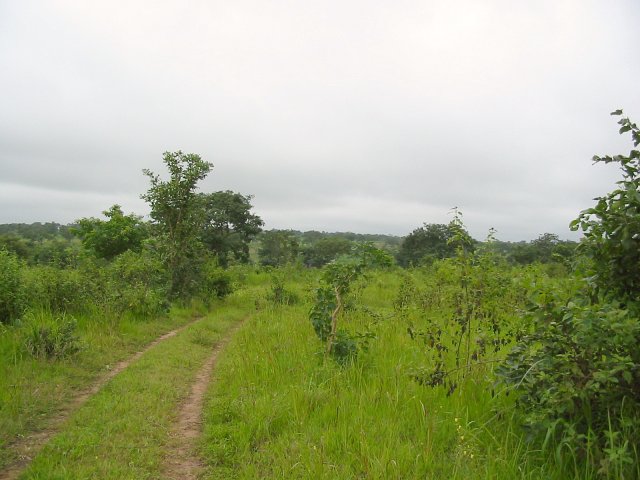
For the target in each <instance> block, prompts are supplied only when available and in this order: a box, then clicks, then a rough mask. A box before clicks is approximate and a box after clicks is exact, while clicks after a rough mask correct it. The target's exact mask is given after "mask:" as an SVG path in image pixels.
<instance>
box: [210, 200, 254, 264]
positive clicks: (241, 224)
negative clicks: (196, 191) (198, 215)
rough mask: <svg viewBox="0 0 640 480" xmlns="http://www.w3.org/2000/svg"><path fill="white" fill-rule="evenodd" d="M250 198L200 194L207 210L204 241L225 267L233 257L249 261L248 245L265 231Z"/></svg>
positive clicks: (243, 261)
mask: <svg viewBox="0 0 640 480" xmlns="http://www.w3.org/2000/svg"><path fill="white" fill-rule="evenodd" d="M252 198H253V197H252V196H251V195H242V194H240V193H236V192H232V191H230V190H226V191H221V192H214V193H209V194H200V199H201V202H202V206H203V208H204V229H203V233H202V241H203V243H204V245H205V246H206V247H207V248H208V249H209V250H211V251H212V252H214V253H215V254H216V255H217V256H218V259H219V261H220V263H221V265H223V266H226V265H227V264H228V263H229V261H230V260H231V259H232V258H233V259H235V260H236V261H239V262H241V263H247V262H248V261H249V243H250V242H251V240H252V239H253V238H254V237H255V236H256V235H258V234H259V233H260V232H261V231H262V225H264V222H263V221H262V219H261V218H260V217H259V216H258V215H255V214H253V213H251V209H252V208H253V206H252V205H251V199H252Z"/></svg>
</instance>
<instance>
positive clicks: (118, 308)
mask: <svg viewBox="0 0 640 480" xmlns="http://www.w3.org/2000/svg"><path fill="white" fill-rule="evenodd" d="M168 286H169V282H168V275H167V273H166V270H165V268H164V266H163V264H162V262H161V261H160V259H159V258H157V257H156V256H154V255H153V254H152V253H151V252H148V251H143V252H141V253H137V252H134V251H131V250H129V251H127V252H125V253H123V254H121V255H119V256H118V257H117V258H116V259H115V260H114V261H113V263H111V264H110V265H109V267H108V281H107V299H108V303H107V306H108V308H112V309H114V310H115V313H123V312H131V313H133V314H134V315H136V316H142V317H148V316H152V315H157V314H160V313H162V312H165V311H166V310H167V309H168V308H169V302H168V300H167V298H168Z"/></svg>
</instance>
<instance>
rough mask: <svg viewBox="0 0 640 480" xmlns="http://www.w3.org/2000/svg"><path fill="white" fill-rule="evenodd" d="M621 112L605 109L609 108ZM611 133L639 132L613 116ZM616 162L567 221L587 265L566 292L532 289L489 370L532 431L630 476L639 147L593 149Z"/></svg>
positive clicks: (636, 439)
mask: <svg viewBox="0 0 640 480" xmlns="http://www.w3.org/2000/svg"><path fill="white" fill-rule="evenodd" d="M621 113H622V112H621V111H616V112H614V113H613V114H614V115H619V114H621ZM619 124H620V125H622V128H621V129H620V133H624V132H626V131H631V133H632V137H633V142H634V146H636V147H637V146H638V145H639V144H640V130H639V129H638V127H637V126H636V125H635V124H633V123H631V122H630V121H629V119H627V118H623V119H622V120H620V122H619ZM594 160H595V161H596V162H604V163H619V164H620V167H621V170H622V173H623V180H621V181H619V182H618V188H617V189H615V190H614V191H613V192H611V193H609V194H607V195H606V196H604V197H601V198H597V199H596V200H597V204H596V206H595V207H594V208H590V209H588V210H585V211H583V212H582V213H581V214H580V216H579V217H578V218H577V219H576V220H575V221H574V222H573V223H572V224H571V226H572V228H573V229H574V230H575V229H578V228H581V229H582V230H583V232H584V235H585V238H584V239H583V241H582V242H581V244H580V245H579V247H578V254H579V258H578V259H577V260H578V261H577V264H579V265H580V266H581V268H582V269H583V270H585V271H586V272H587V276H586V278H585V279H584V288H583V289H582V291H581V292H577V293H574V294H573V295H566V296H562V295H558V294H556V293H551V292H549V291H542V292H540V293H539V296H538V300H537V302H536V304H535V305H534V307H533V309H532V313H531V314H530V316H529V319H530V320H531V323H532V325H531V330H530V333H529V334H528V335H525V336H524V337H523V339H522V341H521V342H519V343H518V344H517V345H516V346H515V347H514V348H513V350H512V351H511V353H510V354H509V355H508V357H507V359H506V361H505V363H504V364H503V365H502V366H501V367H500V368H499V370H498V373H499V374H500V375H501V377H502V380H503V381H504V382H505V383H506V384H507V385H509V386H511V387H512V388H513V389H515V390H516V391H517V393H518V394H519V398H518V406H519V407H520V410H521V412H522V414H523V418H524V423H525V426H526V427H527V428H528V429H529V430H530V432H531V433H532V436H533V438H545V444H547V443H548V442H549V441H552V443H555V444H556V445H557V449H556V451H561V449H562V448H563V447H567V448H568V449H569V450H570V451H572V452H577V453H578V455H579V456H580V458H581V460H583V461H582V462H581V463H582V464H583V465H584V467H585V468H586V469H591V470H595V471H597V473H598V474H599V475H602V476H606V477H609V478H627V477H628V478H635V477H636V476H637V474H638V471H637V470H636V465H637V462H638V445H639V444H640V413H638V412H640V350H639V349H638V343H639V342H640V321H639V316H640V302H639V301H638V294H640V254H639V253H638V252H639V251H640V250H639V248H640V195H639V194H638V192H639V191H640V151H638V150H632V151H631V153H630V154H629V156H628V157H625V156H622V155H616V156H614V157H608V156H607V157H602V158H601V157H594Z"/></svg>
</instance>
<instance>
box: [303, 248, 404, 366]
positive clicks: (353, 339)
mask: <svg viewBox="0 0 640 480" xmlns="http://www.w3.org/2000/svg"><path fill="white" fill-rule="evenodd" d="M391 263H392V257H391V255H389V254H388V253H387V252H385V251H384V250H380V249H378V248H375V247H374V246H373V244H371V243H361V244H356V245H354V246H353V247H352V249H351V255H343V256H341V257H340V258H338V259H336V260H335V261H333V262H331V263H329V264H328V265H326V266H325V267H324V269H323V273H322V278H321V285H320V287H319V288H318V289H317V290H316V301H315V304H314V305H313V307H312V308H311V311H310V312H309V319H310V320H311V324H312V325H313V329H314V330H315V332H316V335H317V336H318V338H319V339H320V340H321V341H322V342H324V343H325V355H332V356H333V357H334V358H335V359H336V360H337V361H338V362H339V363H345V362H346V361H347V360H348V359H350V358H353V357H354V356H355V355H356V354H357V352H358V347H359V341H360V340H364V344H366V342H367V341H368V339H370V338H373V334H372V333H371V332H368V333H365V334H363V335H358V334H356V335H353V334H350V333H348V332H347V331H345V330H342V329H339V328H338V320H339V318H340V316H341V314H342V313H343V311H344V308H345V300H346V297H347V295H348V294H349V291H350V290H351V286H352V284H353V282H355V281H356V280H357V279H358V278H361V277H362V276H363V275H364V274H365V272H366V270H368V269H371V268H375V267H388V266H390V265H391ZM360 347H361V346H360Z"/></svg>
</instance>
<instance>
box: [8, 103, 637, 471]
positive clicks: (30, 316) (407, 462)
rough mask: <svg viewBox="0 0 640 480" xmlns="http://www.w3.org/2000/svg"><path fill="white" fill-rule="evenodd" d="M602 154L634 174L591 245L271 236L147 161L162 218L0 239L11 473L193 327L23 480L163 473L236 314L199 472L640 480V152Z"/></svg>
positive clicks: (173, 166) (181, 157) (242, 213)
mask: <svg viewBox="0 0 640 480" xmlns="http://www.w3.org/2000/svg"><path fill="white" fill-rule="evenodd" d="M614 114H615V115H621V114H622V112H621V111H616V112H614ZM619 123H620V125H621V129H620V132H621V133H626V132H630V134H631V136H632V141H633V145H634V148H637V146H638V145H639V144H640V130H639V129H638V127H637V125H636V124H634V123H633V122H631V121H630V120H629V119H628V118H624V117H623V118H622V119H621V120H620V122H619ZM595 161H596V162H599V163H613V164H616V165H618V166H619V167H620V169H621V171H622V180H621V181H620V182H618V184H617V188H616V189H615V190H614V191H613V192H611V193H609V194H607V195H605V196H603V197H600V198H598V199H596V205H595V206H594V207H592V208H590V209H587V210H585V211H583V212H581V213H580V214H579V216H578V218H577V219H576V220H575V221H574V222H573V223H572V228H574V229H580V230H581V231H582V232H583V234H584V239H583V240H582V241H581V242H580V244H579V245H577V244H575V243H574V242H567V241H562V240H560V239H559V238H558V236H556V235H554V234H550V233H545V234H542V235H540V236H539V237H538V238H537V239H535V240H533V241H530V242H519V243H509V242H500V241H498V240H497V239H496V238H495V232H493V231H490V232H489V234H488V236H487V238H486V240H485V241H482V242H479V241H476V240H474V239H473V238H471V236H470V235H469V233H468V232H467V230H466V228H465V226H464V223H463V220H462V214H461V213H460V212H459V211H458V210H457V209H454V210H453V218H452V220H451V222H449V223H448V224H447V225H444V224H428V223H425V224H424V225H423V226H422V227H419V228H417V229H415V230H414V231H413V232H412V233H411V234H410V235H408V236H407V237H406V238H404V239H399V238H397V237H390V236H383V235H381V236H366V235H357V234H348V233H340V234H327V233H324V232H296V231H283V230H270V231H267V232H262V233H261V232H260V230H261V227H262V225H263V222H262V220H261V218H260V217H259V216H258V215H256V214H254V213H252V205H251V199H252V197H251V196H250V195H242V194H240V193H235V192H231V191H219V192H215V193H204V192H199V191H198V188H197V187H198V184H199V182H200V181H201V180H202V179H204V178H205V176H206V175H207V174H208V173H209V172H210V170H211V167H212V165H211V164H209V163H208V162H204V161H203V160H202V159H201V158H200V157H199V156H198V155H194V154H183V153H182V152H180V151H178V152H174V153H169V152H168V153H165V154H164V162H165V164H166V166H167V168H168V170H169V178H168V179H167V180H162V179H161V178H160V177H159V176H158V175H155V174H153V173H151V172H150V171H145V174H146V175H147V176H148V177H149V178H150V181H151V186H150V188H149V190H148V191H147V192H146V193H145V194H144V195H143V198H144V199H145V200H147V201H148V202H149V204H150V206H151V221H150V222H145V221H144V220H143V219H142V218H140V217H138V216H136V215H134V214H129V215H125V214H124V212H123V211H122V209H121V208H120V207H119V206H118V205H114V206H113V207H111V208H110V209H108V210H106V211H105V212H103V213H104V216H105V219H104V220H103V219H97V218H85V219H80V220H78V221H77V222H76V224H75V225H73V226H64V227H63V226H59V225H56V224H44V225H43V224H35V225H33V231H31V230H30V229H29V226H25V225H13V226H2V228H0V360H1V362H0V469H1V468H2V467H3V466H4V465H7V464H9V463H11V462H12V461H13V460H15V458H16V456H17V455H18V452H17V450H16V448H15V447H14V446H15V444H16V442H18V441H19V439H20V438H23V437H26V438H29V435H31V434H33V432H35V431H38V430H42V429H43V428H46V427H47V426H49V427H50V426H51V425H52V422H53V420H54V419H55V417H56V415H57V414H60V412H65V409H69V408H70V407H69V401H68V399H69V398H76V397H77V396H78V395H79V394H80V393H82V392H83V391H87V389H88V388H89V387H90V386H91V385H92V384H95V382H96V381H97V379H100V378H103V376H104V374H105V371H108V370H109V369H110V368H111V367H110V366H111V365H113V364H114V362H118V361H119V360H122V359H123V358H126V357H127V356H129V355H131V354H132V353H133V352H135V351H137V350H140V349H141V348H142V347H143V346H144V345H146V344H148V343H149V342H150V341H151V340H152V339H154V338H157V337H158V335H160V334H162V333H165V332H167V331H168V330H171V329H174V328H176V327H177V326H185V325H187V324H188V325H187V326H186V328H185V329H183V330H181V331H180V332H178V333H177V334H175V335H174V336H173V337H171V338H168V339H167V340H166V341H163V342H161V343H159V344H158V345H155V346H154V348H152V349H148V351H145V352H141V353H140V354H139V355H138V357H139V358H138V357H136V358H137V361H136V362H134V363H132V364H131V365H129V367H128V368H126V369H125V370H124V371H122V372H121V373H120V374H119V375H117V376H115V377H114V378H112V379H111V380H110V382H109V383H108V384H107V385H106V386H105V387H104V388H102V389H101V390H99V391H97V390H96V391H97V393H96V394H95V395H93V396H91V398H90V399H89V401H88V402H87V403H86V404H84V405H83V406H81V407H78V408H77V410H76V411H73V412H72V415H71V417H70V419H69V421H68V422H67V423H66V424H65V425H64V426H62V427H57V428H59V432H58V434H57V435H56V436H55V437H54V438H53V439H52V440H51V442H50V443H49V444H48V445H47V446H46V447H45V449H44V450H43V451H42V452H40V453H39V454H38V455H37V456H36V458H35V459H34V462H33V463H32V464H31V465H30V466H29V467H28V470H26V471H25V473H24V475H25V477H26V478H44V477H51V476H54V477H56V478H57V477H69V478H93V477H95V478H129V477H131V478H134V477H135V478H158V477H160V476H162V474H163V470H162V462H163V459H166V458H167V457H169V456H170V455H171V452H172V451H174V450H175V449H176V448H178V447H176V446H175V442H176V439H175V438H173V437H172V436H171V435H170V433H169V432H171V426H172V423H173V422H174V421H175V417H176V409H177V408H178V405H180V403H181V402H182V401H183V400H184V398H185V396H186V395H187V394H188V392H189V387H190V385H191V384H192V383H193V382H194V379H195V378H196V374H197V372H198V370H199V369H200V366H201V365H202V364H203V363H204V362H205V361H206V359H207V358H210V356H211V354H212V352H213V351H214V350H213V349H214V347H215V346H216V345H219V343H220V341H221V338H222V336H223V335H226V334H225V333H224V332H226V331H228V330H229V328H230V327H231V325H233V324H236V323H238V322H240V320H241V319H246V321H245V323H244V324H243V327H242V328H241V329H240V330H239V332H238V333H237V335H236V336H235V337H234V338H233V339H231V341H230V344H229V345H228V347H227V348H226V350H225V352H224V355H223V356H222V357H221V359H220V363H219V364H218V366H217V369H216V374H215V381H213V382H212V383H211V385H210V387H209V390H208V393H207V400H206V405H205V408H204V425H203V428H204V434H203V438H202V441H201V443H200V445H199V453H200V455H201V457H202V458H203V459H204V461H205V462H206V466H207V469H206V471H205V472H201V473H202V477H203V478H274V477H277V478H332V479H333V478H452V479H455V478H460V479H463V478H464V479H467V478H492V479H493V478H509V479H512V478H529V479H538V478H550V479H558V480H560V479H572V478H573V479H632V478H640V461H639V455H638V449H639V448H640V434H639V433H638V432H640V414H638V412H640V387H639V386H640V373H639V372H640V354H639V352H638V349H637V345H638V343H639V342H640V322H639V321H638V318H639V314H640V301H639V300H638V297H639V294H640V273H639V271H640V256H639V255H640V253H639V252H640V243H639V242H640V195H639V193H638V192H639V190H640V152H639V151H638V150H632V151H631V152H630V153H629V155H627V156H624V155H617V156H605V157H595ZM256 255H257V256H256ZM252 260H254V262H253V263H252ZM212 311H213V312H214V314H212V313H211V312H212ZM194 318H198V319H197V320H193V319H194ZM142 353H144V354H142ZM65 399H66V400H65ZM65 401H66V403H65ZM71 403H72V402H71Z"/></svg>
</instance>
